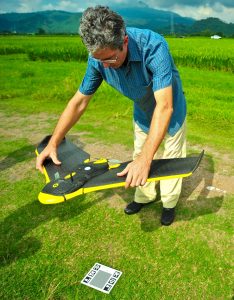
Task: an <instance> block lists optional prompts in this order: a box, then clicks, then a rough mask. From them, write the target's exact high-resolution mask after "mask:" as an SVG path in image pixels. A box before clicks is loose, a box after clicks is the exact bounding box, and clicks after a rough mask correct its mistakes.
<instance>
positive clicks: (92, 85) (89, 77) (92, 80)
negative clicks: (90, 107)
mask: <svg viewBox="0 0 234 300" xmlns="http://www.w3.org/2000/svg"><path fill="white" fill-rule="evenodd" d="M102 80H103V78H102V75H101V73H100V72H99V71H98V70H97V69H96V68H95V67H94V66H93V64H92V61H91V58H89V59H88V65H87V69H86V73H85V76H84V78H83V80H82V82H81V85H80V87H79V91H80V92H81V93H82V94H83V95H92V94H93V93H95V92H96V90H97V89H98V88H99V86H100V85H101V83H102Z"/></svg>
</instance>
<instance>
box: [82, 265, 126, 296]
mask: <svg viewBox="0 0 234 300" xmlns="http://www.w3.org/2000/svg"><path fill="white" fill-rule="evenodd" d="M121 275H122V272H121V271H118V270H115V269H112V268H109V267H106V266H104V265H102V264H99V263H96V264H95V265H94V266H93V267H92V268H91V270H90V271H89V272H88V273H87V274H86V275H85V277H84V278H83V279H82V281H81V283H83V284H85V285H87V286H90V287H92V288H94V289H96V290H99V291H101V292H103V293H106V294H109V293H110V291H111V290H112V288H113V287H114V285H115V284H116V282H117V281H118V280H119V278H120V276H121Z"/></svg>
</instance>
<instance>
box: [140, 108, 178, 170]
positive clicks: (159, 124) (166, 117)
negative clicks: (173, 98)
mask: <svg viewBox="0 0 234 300" xmlns="http://www.w3.org/2000/svg"><path fill="white" fill-rule="evenodd" d="M172 112H173V110H172V109H170V108H165V107H164V108H161V107H156V108H155V111H154V114H153V118H152V121H151V125H150V130H149V133H148V136H147V139H146V141H145V144H144V146H143V149H142V156H144V158H145V160H146V162H148V163H149V164H150V163H151V161H152V159H153V157H154V155H155V153H156V152H157V150H158V148H159V146H160V144H161V142H162V141H163V139H164V137H165V135H166V133H167V129H168V126H169V123H170V119H171V115H172Z"/></svg>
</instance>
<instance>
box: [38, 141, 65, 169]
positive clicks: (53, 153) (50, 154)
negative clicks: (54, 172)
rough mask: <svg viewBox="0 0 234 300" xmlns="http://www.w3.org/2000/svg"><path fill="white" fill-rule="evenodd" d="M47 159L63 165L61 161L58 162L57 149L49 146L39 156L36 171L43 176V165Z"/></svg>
mask: <svg viewBox="0 0 234 300" xmlns="http://www.w3.org/2000/svg"><path fill="white" fill-rule="evenodd" d="M46 158H51V159H52V161H53V163H55V164H56V165H61V161H59V160H58V156H57V148H56V147H54V146H50V145H47V146H46V147H45V149H44V150H43V151H42V152H41V153H40V154H39V155H38V156H37V160H36V169H37V170H39V171H40V172H41V173H42V174H43V163H44V160H45V159H46Z"/></svg>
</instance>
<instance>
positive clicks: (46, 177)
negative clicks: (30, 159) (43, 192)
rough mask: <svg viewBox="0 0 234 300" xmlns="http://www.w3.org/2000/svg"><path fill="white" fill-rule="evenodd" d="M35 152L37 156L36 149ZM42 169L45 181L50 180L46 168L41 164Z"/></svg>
mask: <svg viewBox="0 0 234 300" xmlns="http://www.w3.org/2000/svg"><path fill="white" fill-rule="evenodd" d="M35 153H36V155H37V156H39V153H38V151H37V149H36V150H35ZM42 169H43V173H44V175H45V179H46V183H49V182H50V177H49V174H48V173H47V171H46V168H45V167H44V166H42Z"/></svg>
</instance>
